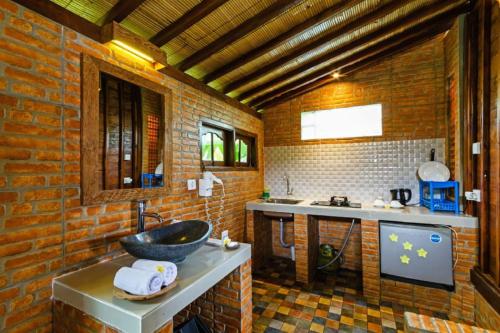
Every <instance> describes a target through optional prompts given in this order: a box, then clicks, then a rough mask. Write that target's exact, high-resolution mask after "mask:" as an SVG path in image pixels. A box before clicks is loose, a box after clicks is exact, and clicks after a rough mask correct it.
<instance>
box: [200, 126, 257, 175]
mask: <svg viewBox="0 0 500 333" xmlns="http://www.w3.org/2000/svg"><path fill="white" fill-rule="evenodd" d="M256 140H257V139H256V136H255V135H254V134H252V133H248V132H246V131H244V130H239V129H235V128H234V127H232V126H229V125H226V124H224V123H221V122H218V121H214V120H211V119H203V120H202V121H201V129H200V155H201V156H200V157H201V163H202V167H203V168H207V167H208V168H235V167H237V168H238V169H240V168H243V169H244V168H248V169H250V168H255V167H256V166H257V154H256Z"/></svg>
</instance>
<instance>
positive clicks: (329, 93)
mask: <svg viewBox="0 0 500 333" xmlns="http://www.w3.org/2000/svg"><path fill="white" fill-rule="evenodd" d="M374 103H382V108H383V136H382V137H377V138H362V139H349V140H321V141H318V140H310V141H307V142H302V141H301V140H300V113H301V112H302V111H313V110H323V109H331V108H337V107H349V106H356V105H366V104H374ZM263 119H264V124H265V126H264V128H265V146H289V145H301V144H317V143H319V142H321V143H338V142H343V143H345V142H359V141H372V140H376V141H389V140H404V139H423V138H444V137H445V79H444V46H443V39H442V36H438V37H437V38H435V39H433V40H431V41H429V42H427V43H425V44H423V45H421V46H419V47H417V48H414V49H412V50H410V51H408V52H405V53H402V54H399V55H396V56H394V57H392V58H390V59H388V60H385V61H382V62H381V63H380V64H378V65H376V66H371V67H370V68H367V69H365V70H362V71H359V72H358V73H356V74H354V75H353V76H347V77H344V78H342V79H341V80H340V81H339V82H338V83H333V84H330V85H327V86H325V87H323V88H320V89H317V90H314V91H312V92H310V93H307V94H305V95H303V96H300V97H297V98H295V99H293V100H291V101H288V102H285V103H282V104H280V105H277V106H275V107H272V108H270V109H267V110H266V111H265V112H264V118H263Z"/></svg>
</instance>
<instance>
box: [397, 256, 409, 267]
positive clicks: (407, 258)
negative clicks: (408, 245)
mask: <svg viewBox="0 0 500 333" xmlns="http://www.w3.org/2000/svg"><path fill="white" fill-rule="evenodd" d="M399 259H401V263H403V264H405V265H409V264H410V257H408V256H407V255H406V254H405V255H402V256H401V257H399Z"/></svg>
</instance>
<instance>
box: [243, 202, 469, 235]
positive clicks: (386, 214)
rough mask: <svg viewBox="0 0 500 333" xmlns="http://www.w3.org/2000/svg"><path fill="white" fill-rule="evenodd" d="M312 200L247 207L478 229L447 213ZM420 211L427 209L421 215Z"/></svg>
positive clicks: (414, 208)
mask: <svg viewBox="0 0 500 333" xmlns="http://www.w3.org/2000/svg"><path fill="white" fill-rule="evenodd" d="M311 201H312V200H303V201H302V202H301V203H299V204H296V205H288V204H273V203H264V202H262V201H250V202H247V203H246V209H247V210H258V211H273V212H281V213H295V214H305V215H315V216H329V217H346V218H357V219H365V220H384V221H392V222H406V223H416V224H433V225H449V226H452V227H460V228H472V229H477V228H478V221H477V218H476V217H474V216H468V215H463V214H462V215H454V214H452V213H445V212H435V213H434V212H431V211H429V210H427V209H426V208H423V207H411V208H410V207H409V208H404V209H401V210H397V211H395V210H392V209H391V210H389V209H383V208H371V207H366V206H363V207H362V208H346V207H321V206H311V205H310V203H311ZM420 209H425V211H421V210H420Z"/></svg>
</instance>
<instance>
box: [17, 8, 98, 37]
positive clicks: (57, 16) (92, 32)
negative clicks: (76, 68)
mask: <svg viewBox="0 0 500 333" xmlns="http://www.w3.org/2000/svg"><path fill="white" fill-rule="evenodd" d="M14 2H17V3H18V4H20V5H21V6H23V7H26V8H28V9H30V10H32V11H34V12H36V13H38V14H40V15H43V16H45V17H48V18H49V19H51V20H53V21H55V22H58V23H59V24H62V25H64V26H65V27H68V28H70V29H73V30H75V31H77V32H79V33H81V34H83V35H85V36H87V37H89V38H92V39H94V40H97V41H100V39H101V27H99V26H98V25H97V24H94V23H92V22H90V21H88V20H86V19H84V18H83V17H80V16H78V15H76V14H75V13H72V12H70V11H69V10H67V9H66V8H63V7H61V6H59V5H58V4H56V3H54V2H52V1H46V0H14Z"/></svg>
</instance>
